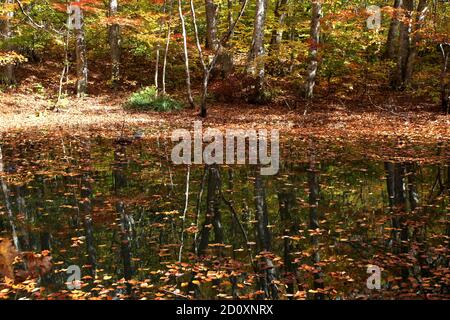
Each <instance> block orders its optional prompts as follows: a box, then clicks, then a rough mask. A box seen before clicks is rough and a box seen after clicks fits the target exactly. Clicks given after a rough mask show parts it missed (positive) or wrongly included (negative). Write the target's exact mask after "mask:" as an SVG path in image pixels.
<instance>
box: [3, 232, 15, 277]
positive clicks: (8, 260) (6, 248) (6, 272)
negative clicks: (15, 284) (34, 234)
mask: <svg viewBox="0 0 450 320" xmlns="http://www.w3.org/2000/svg"><path fill="white" fill-rule="evenodd" d="M16 256H17V251H16V249H15V248H14V246H13V245H12V243H11V241H9V240H8V239H3V238H0V277H2V276H5V277H8V278H10V279H13V278H14V269H13V262H14V258H15V257H16Z"/></svg>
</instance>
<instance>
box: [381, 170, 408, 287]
mask: <svg viewBox="0 0 450 320" xmlns="http://www.w3.org/2000/svg"><path fill="white" fill-rule="evenodd" d="M405 168H406V166H405V164H403V163H391V162H386V163H385V169H386V172H387V180H386V181H387V190H388V195H389V207H390V210H391V214H392V219H391V221H392V228H393V240H394V243H393V245H394V253H396V254H399V253H401V254H405V253H407V252H408V251H409V248H408V224H407V220H406V201H407V190H406V188H405V187H406V185H407V183H408V182H407V178H406V169H405ZM401 270H402V277H403V279H406V278H408V276H409V269H408V267H405V266H402V267H401Z"/></svg>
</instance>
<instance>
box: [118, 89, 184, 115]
mask: <svg viewBox="0 0 450 320" xmlns="http://www.w3.org/2000/svg"><path fill="white" fill-rule="evenodd" d="M125 106H126V107H128V108H130V109H140V110H153V111H172V110H178V109H181V108H182V107H183V105H182V103H180V102H179V101H177V100H175V99H173V98H171V97H170V96H168V95H164V96H158V90H157V89H156V88H155V87H154V86H151V87H145V88H143V89H142V90H140V91H138V92H135V93H133V94H132V95H131V96H130V97H129V98H128V100H127V102H126V105H125Z"/></svg>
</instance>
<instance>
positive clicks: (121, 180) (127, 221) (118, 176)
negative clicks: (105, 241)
mask: <svg viewBox="0 0 450 320" xmlns="http://www.w3.org/2000/svg"><path fill="white" fill-rule="evenodd" d="M114 162H115V163H114V168H113V179H114V194H115V197H116V199H117V200H116V211H117V214H118V215H119V220H120V254H121V257H122V262H123V276H124V278H125V280H130V279H131V277H132V275H133V266H132V263H131V243H132V230H133V218H132V216H131V215H129V214H127V212H126V208H125V204H124V202H123V201H122V200H121V199H120V197H121V193H122V190H123V189H124V188H125V187H126V185H127V177H126V175H125V172H124V170H125V168H126V166H127V159H126V147H125V145H124V144H120V143H117V144H116V147H115V150H114ZM128 289H130V288H128ZM128 291H129V290H128Z"/></svg>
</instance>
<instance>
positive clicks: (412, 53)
mask: <svg viewBox="0 0 450 320" xmlns="http://www.w3.org/2000/svg"><path fill="white" fill-rule="evenodd" d="M427 12H428V1H427V0H419V4H418V5H417V13H416V19H415V24H414V35H413V36H412V38H411V44H410V49H409V54H408V59H407V61H406V69H405V73H404V79H403V82H404V85H405V86H407V85H408V84H409V83H410V82H411V78H412V74H413V70H414V64H415V61H416V56H417V44H418V43H419V41H420V38H421V34H420V29H422V25H423V22H424V20H425V16H426V14H427Z"/></svg>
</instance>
